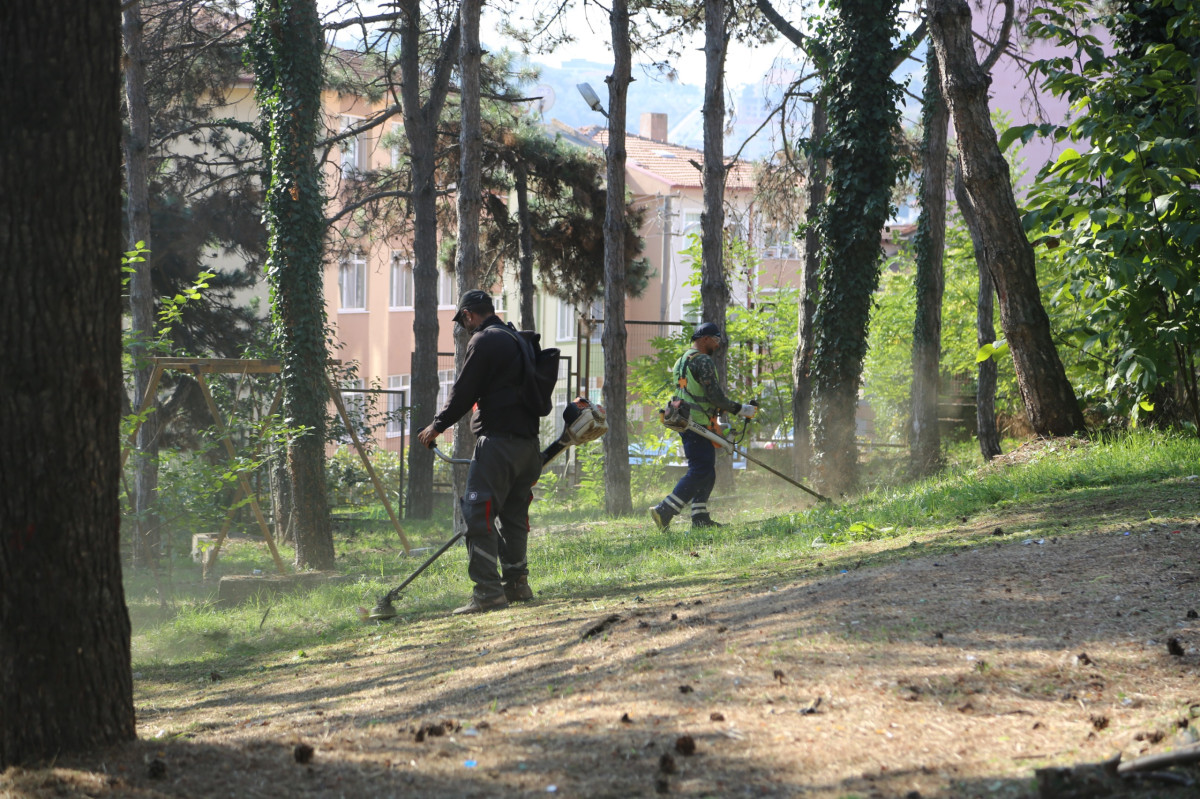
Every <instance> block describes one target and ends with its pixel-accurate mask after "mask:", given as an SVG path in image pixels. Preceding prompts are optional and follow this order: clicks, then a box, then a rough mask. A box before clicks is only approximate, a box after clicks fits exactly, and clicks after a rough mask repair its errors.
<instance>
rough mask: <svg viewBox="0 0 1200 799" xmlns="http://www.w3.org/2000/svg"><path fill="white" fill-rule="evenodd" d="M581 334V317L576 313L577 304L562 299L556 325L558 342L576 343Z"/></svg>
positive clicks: (559, 302) (559, 303)
mask: <svg viewBox="0 0 1200 799" xmlns="http://www.w3.org/2000/svg"><path fill="white" fill-rule="evenodd" d="M578 332H579V315H578V314H577V313H575V304H574V303H570V302H567V301H566V300H563V299H560V300H559V301H558V315H557V319H556V325H555V335H554V338H555V340H556V341H574V340H575V339H576V336H577V333H578Z"/></svg>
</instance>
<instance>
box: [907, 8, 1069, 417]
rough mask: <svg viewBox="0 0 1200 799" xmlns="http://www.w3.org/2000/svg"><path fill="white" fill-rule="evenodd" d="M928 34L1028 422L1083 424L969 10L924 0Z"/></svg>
mask: <svg viewBox="0 0 1200 799" xmlns="http://www.w3.org/2000/svg"><path fill="white" fill-rule="evenodd" d="M929 20H930V34H931V40H932V44H933V48H934V50H935V51H936V53H937V57H938V61H939V62H940V64H941V66H942V93H943V95H944V96H945V98H946V102H947V104H948V105H949V107H950V114H951V117H952V118H953V120H954V130H955V133H956V135H957V136H958V145H959V153H960V159H961V163H962V175H963V187H964V196H963V199H964V200H965V202H961V203H960V204H961V205H962V206H963V207H964V209H966V208H968V207H969V208H970V211H971V213H970V214H967V213H966V211H965V210H964V218H966V219H967V224H968V225H970V224H971V219H974V220H975V224H977V225H978V228H979V229H978V231H977V232H972V238H974V239H975V240H976V241H978V242H980V243H982V244H983V246H982V247H977V248H976V250H975V257H976V258H977V259H979V262H980V263H981V264H982V265H983V266H984V267H985V268H986V269H987V271H988V273H989V274H990V275H991V277H992V280H993V281H994V282H995V285H996V293H997V295H998V296H999V298H1000V326H1001V328H1002V329H1003V330H1004V336H1005V338H1006V339H1007V341H1008V344H1009V348H1010V350H1011V352H1012V355H1013V365H1014V367H1015V369H1016V373H1017V385H1018V387H1019V389H1020V391H1021V399H1022V400H1023V401H1024V403H1025V412H1026V413H1027V414H1028V416H1029V422H1030V425H1031V426H1032V427H1033V429H1034V431H1035V432H1036V433H1038V434H1039V435H1044V436H1060V435H1070V434H1072V433H1077V432H1082V431H1083V430H1084V419H1083V412H1082V411H1081V410H1080V408H1079V403H1078V401H1077V400H1076V398H1075V392H1074V390H1073V389H1072V388H1071V384H1070V382H1069V381H1068V380H1067V376H1066V372H1065V370H1064V369H1063V365H1062V361H1060V360H1059V358H1058V350H1057V349H1056V348H1055V346H1054V341H1053V339H1052V338H1051V337H1050V319H1049V317H1048V316H1047V315H1046V311H1045V309H1044V308H1043V307H1042V301H1041V296H1040V293H1039V289H1038V283H1037V274H1036V271H1035V265H1034V257H1033V247H1032V246H1030V244H1029V240H1028V239H1027V238H1026V237H1025V231H1024V230H1023V229H1022V227H1021V216H1020V213H1019V212H1018V210H1017V204H1016V201H1015V200H1014V198H1013V192H1012V182H1011V179H1010V175H1009V169H1008V162H1007V161H1005V160H1004V156H1003V154H1002V153H1001V152H1000V147H999V144H998V143H997V139H996V131H995V129H994V128H993V127H992V122H991V117H990V115H989V111H988V102H987V89H988V84H989V83H990V82H991V79H990V78H989V77H988V75H987V73H986V72H984V71H983V70H982V69H981V68H980V66H979V63H978V62H977V61H976V59H975V51H974V47H973V39H972V33H971V9H970V8H969V7H968V5H967V3H966V2H965V0H930V2H929Z"/></svg>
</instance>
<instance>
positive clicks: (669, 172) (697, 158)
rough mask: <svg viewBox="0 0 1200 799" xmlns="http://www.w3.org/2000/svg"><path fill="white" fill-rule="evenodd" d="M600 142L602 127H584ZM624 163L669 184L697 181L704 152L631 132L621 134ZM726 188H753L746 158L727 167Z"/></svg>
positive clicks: (695, 184)
mask: <svg viewBox="0 0 1200 799" xmlns="http://www.w3.org/2000/svg"><path fill="white" fill-rule="evenodd" d="M583 132H584V133H587V134H589V135H590V136H591V137H592V138H593V139H594V140H595V141H596V142H598V143H599V144H600V146H602V147H603V146H605V145H607V144H608V130H607V129H606V128H585V129H584V131H583ZM625 153H626V164H627V165H628V166H634V165H636V166H639V167H641V168H642V169H644V170H646V171H647V172H652V173H653V174H655V175H657V176H658V177H659V178H661V179H662V180H664V181H665V182H667V183H668V184H670V185H671V186H693V187H699V186H700V185H701V174H702V173H701V171H700V170H701V168H702V167H703V166H704V154H703V153H702V152H700V151H699V150H694V149H692V148H691V147H680V146H679V145H678V144H670V143H668V142H661V141H654V140H653V139H646V138H643V137H641V136H635V135H633V134H632V133H627V134H626V135H625ZM725 187H726V189H734V190H736V189H752V188H754V167H753V165H752V164H750V163H749V162H747V161H738V162H736V163H735V164H734V165H733V167H732V168H731V169H730V170H729V179H728V182H727V183H726V184H725Z"/></svg>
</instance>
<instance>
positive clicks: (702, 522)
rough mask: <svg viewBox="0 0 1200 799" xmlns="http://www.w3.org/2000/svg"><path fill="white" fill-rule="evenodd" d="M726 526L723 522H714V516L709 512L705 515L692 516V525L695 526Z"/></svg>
mask: <svg viewBox="0 0 1200 799" xmlns="http://www.w3.org/2000/svg"><path fill="white" fill-rule="evenodd" d="M724 526H725V525H723V524H721V523H720V522H714V521H713V520H712V517H711V516H709V515H708V514H707V513H706V514H704V515H703V516H693V517H692V527H693V528H700V527H724Z"/></svg>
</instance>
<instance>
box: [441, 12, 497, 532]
mask: <svg viewBox="0 0 1200 799" xmlns="http://www.w3.org/2000/svg"><path fill="white" fill-rule="evenodd" d="M482 5H483V4H482V2H481V0H462V3H461V4H460V5H459V7H458V27H459V30H460V31H461V33H460V34H459V42H458V74H459V80H460V87H459V112H460V114H459V116H460V126H459V134H458V148H459V159H458V196H457V198H456V199H457V207H458V238H457V242H456V244H457V246H456V247H455V250H454V272H455V275H456V276H457V278H458V293H459V296H462V294H463V292H466V291H470V290H471V289H483V290H484V291H489V292H490V290H491V286H482V285H480V275H479V212H480V208H481V206H482V204H483V201H482V194H481V192H482V188H481V183H482V177H481V170H482V168H483V135H482V133H481V131H480V111H479V66H480V59H481V58H482V56H483V48H482V47H481V46H480V44H479V13H480V10H481V7H482ZM470 338H471V336H470V334H469V333H468V332H467V330H466V328H464V327H462V326H461V325H460V326H458V327H457V328H455V334H454V364H455V371H456V372H458V371H461V370H462V365H463V362H464V361H465V360H466V358H467V342H468V341H470ZM474 449H475V434H474V433H472V432H471V414H467V415H466V416H464V417H463V418H461V419H459V420H458V424H456V425H455V428H454V457H455V458H468V459H469V458H470V457H471V453H472V452H473V451H474ZM451 479H452V484H453V486H454V488H453V491H454V496H456V497H459V496H462V495H463V493H464V492H465V491H466V489H467V470H466V469H465V468H455V469H454V470H453V477H452V478H451ZM454 529H455V530H465V529H466V522H465V521H464V520H463V517H462V507H461V506H460V505H459V503H457V502H455V503H454Z"/></svg>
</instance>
